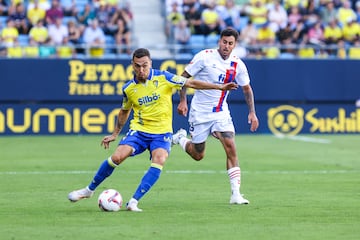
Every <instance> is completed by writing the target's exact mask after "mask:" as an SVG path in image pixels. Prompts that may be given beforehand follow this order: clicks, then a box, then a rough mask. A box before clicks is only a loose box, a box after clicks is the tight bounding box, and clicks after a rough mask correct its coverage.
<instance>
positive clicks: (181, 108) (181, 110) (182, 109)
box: [177, 101, 188, 117]
mask: <svg viewBox="0 0 360 240" xmlns="http://www.w3.org/2000/svg"><path fill="white" fill-rule="evenodd" d="M177 112H178V114H180V115H183V116H184V117H186V115H187V112H188V105H187V102H186V101H180V103H179V105H178V107H177Z"/></svg>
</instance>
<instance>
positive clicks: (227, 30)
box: [220, 27, 239, 41]
mask: <svg viewBox="0 0 360 240" xmlns="http://www.w3.org/2000/svg"><path fill="white" fill-rule="evenodd" d="M229 36H233V37H234V38H235V41H237V40H238V38H239V32H238V31H237V30H236V29H234V28H232V27H227V28H225V29H224V30H222V31H221V33H220V38H222V37H229Z"/></svg>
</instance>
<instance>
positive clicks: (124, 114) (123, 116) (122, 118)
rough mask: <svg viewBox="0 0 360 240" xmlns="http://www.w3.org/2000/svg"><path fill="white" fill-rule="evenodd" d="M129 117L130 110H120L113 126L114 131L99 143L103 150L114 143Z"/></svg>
mask: <svg viewBox="0 0 360 240" xmlns="http://www.w3.org/2000/svg"><path fill="white" fill-rule="evenodd" d="M129 115H130V110H124V109H120V111H119V114H118V120H117V122H116V125H115V129H114V131H113V133H112V134H111V135H108V136H105V137H104V138H103V139H102V141H101V146H104V148H105V149H108V148H109V146H110V143H111V142H113V141H115V140H116V138H117V136H118V135H119V133H120V132H121V129H122V128H123V127H124V125H125V123H126V121H127V120H128V118H129Z"/></svg>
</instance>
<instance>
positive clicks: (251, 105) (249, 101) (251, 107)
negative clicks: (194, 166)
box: [244, 89, 255, 112]
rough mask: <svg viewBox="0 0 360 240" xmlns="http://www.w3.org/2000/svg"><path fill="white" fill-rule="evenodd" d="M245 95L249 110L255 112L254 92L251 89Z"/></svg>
mask: <svg viewBox="0 0 360 240" xmlns="http://www.w3.org/2000/svg"><path fill="white" fill-rule="evenodd" d="M244 95H245V101H246V104H247V105H248V108H249V112H255V103H254V94H253V92H252V90H251V89H249V90H248V91H246V92H244Z"/></svg>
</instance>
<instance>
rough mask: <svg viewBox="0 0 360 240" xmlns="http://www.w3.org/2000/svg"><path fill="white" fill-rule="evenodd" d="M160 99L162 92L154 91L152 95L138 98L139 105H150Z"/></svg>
mask: <svg viewBox="0 0 360 240" xmlns="http://www.w3.org/2000/svg"><path fill="white" fill-rule="evenodd" d="M159 99H160V94H156V93H153V94H152V95H151V96H145V97H142V98H139V99H138V103H139V105H140V106H141V105H145V106H149V105H152V104H154V103H155V102H156V101H157V100H159Z"/></svg>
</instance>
